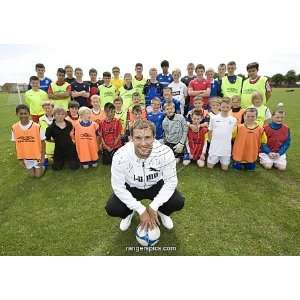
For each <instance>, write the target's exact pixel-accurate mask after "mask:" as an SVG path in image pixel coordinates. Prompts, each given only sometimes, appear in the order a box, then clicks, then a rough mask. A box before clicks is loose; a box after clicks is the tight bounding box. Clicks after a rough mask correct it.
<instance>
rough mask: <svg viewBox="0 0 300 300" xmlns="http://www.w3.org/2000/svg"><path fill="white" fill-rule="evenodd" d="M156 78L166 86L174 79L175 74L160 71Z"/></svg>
mask: <svg viewBox="0 0 300 300" xmlns="http://www.w3.org/2000/svg"><path fill="white" fill-rule="evenodd" d="M156 80H158V81H159V82H160V83H161V84H162V86H163V87H166V86H168V85H169V84H170V83H171V82H172V81H173V76H172V75H171V74H170V73H168V74H163V73H160V74H158V75H157V77H156Z"/></svg>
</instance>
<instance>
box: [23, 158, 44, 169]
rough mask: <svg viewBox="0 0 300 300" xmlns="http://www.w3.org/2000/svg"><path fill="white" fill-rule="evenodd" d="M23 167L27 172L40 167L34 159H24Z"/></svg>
mask: <svg viewBox="0 0 300 300" xmlns="http://www.w3.org/2000/svg"><path fill="white" fill-rule="evenodd" d="M24 165H25V167H26V169H27V170H30V169H32V168H36V169H39V168H41V166H40V165H39V162H38V161H37V160H34V159H24Z"/></svg>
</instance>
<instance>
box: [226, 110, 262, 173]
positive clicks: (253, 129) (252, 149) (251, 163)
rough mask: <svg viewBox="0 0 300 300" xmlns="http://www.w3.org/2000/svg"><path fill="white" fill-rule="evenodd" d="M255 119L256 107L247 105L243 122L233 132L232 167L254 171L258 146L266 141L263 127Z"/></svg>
mask: <svg viewBox="0 0 300 300" xmlns="http://www.w3.org/2000/svg"><path fill="white" fill-rule="evenodd" d="M256 119H257V109H256V108H255V107H248V108H247V109H246V111H245V114H244V121H245V122H244V124H240V125H238V126H237V128H236V131H235V132H234V133H233V138H234V144H233V151H232V158H233V160H234V162H233V164H232V167H233V168H234V169H236V170H242V169H245V170H248V171H254V170H255V169H256V160H257V157H258V152H259V149H260V146H261V144H265V143H267V137H266V134H265V133H264V128H263V127H261V126H259V125H258V124H257V122H256Z"/></svg>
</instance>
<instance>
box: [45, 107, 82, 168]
mask: <svg viewBox="0 0 300 300" xmlns="http://www.w3.org/2000/svg"><path fill="white" fill-rule="evenodd" d="M53 114H54V120H53V122H52V124H51V125H50V126H49V127H47V129H46V140H47V141H51V142H54V144H55V148H54V155H53V165H52V169H53V170H56V171H58V170H61V169H62V168H63V166H64V164H65V163H67V164H68V166H69V168H70V169H72V170H76V169H78V168H79V167H80V164H79V160H78V156H77V152H76V148H75V145H74V143H73V141H72V138H71V135H70V134H71V131H72V130H73V126H72V123H71V122H70V121H67V120H66V119H65V118H66V116H67V112H66V111H65V110H64V108H61V107H57V108H55V109H54V112H53Z"/></svg>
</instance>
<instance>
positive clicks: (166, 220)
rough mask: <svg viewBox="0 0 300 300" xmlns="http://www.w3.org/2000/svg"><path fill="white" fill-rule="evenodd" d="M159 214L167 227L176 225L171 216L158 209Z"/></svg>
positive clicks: (170, 227)
mask: <svg viewBox="0 0 300 300" xmlns="http://www.w3.org/2000/svg"><path fill="white" fill-rule="evenodd" d="M157 214H158V215H159V216H160V219H161V222H162V224H163V225H164V226H165V227H166V228H167V229H172V228H173V227H174V224H173V221H172V219H171V218H170V217H169V216H166V215H164V214H163V213H161V212H160V211H157Z"/></svg>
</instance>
